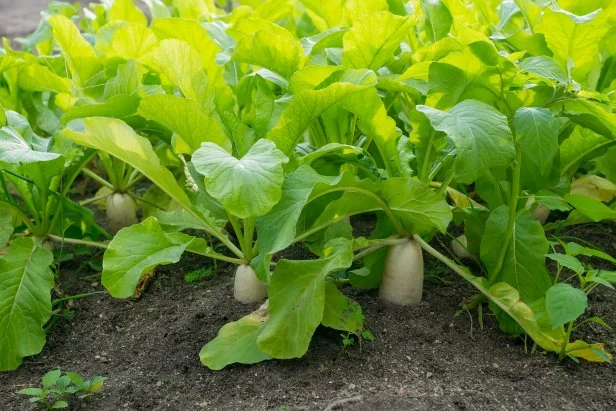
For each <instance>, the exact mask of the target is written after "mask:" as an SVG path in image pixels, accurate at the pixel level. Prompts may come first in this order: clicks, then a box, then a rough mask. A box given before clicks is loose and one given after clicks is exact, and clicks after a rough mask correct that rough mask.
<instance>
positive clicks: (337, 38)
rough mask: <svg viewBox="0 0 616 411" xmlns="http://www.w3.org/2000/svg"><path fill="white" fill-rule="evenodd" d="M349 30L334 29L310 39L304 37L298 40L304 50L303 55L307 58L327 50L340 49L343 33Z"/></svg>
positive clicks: (342, 28) (343, 28)
mask: <svg viewBox="0 0 616 411" xmlns="http://www.w3.org/2000/svg"><path fill="white" fill-rule="evenodd" d="M348 30H349V29H348V28H345V27H335V28H333V29H331V30H327V31H324V32H321V33H318V34H315V35H314V36H312V37H304V38H303V39H300V43H301V45H302V47H303V48H304V54H306V55H307V56H308V55H310V54H314V53H317V52H319V51H321V50H324V49H327V48H342V39H343V37H344V33H346V32H347V31H348Z"/></svg>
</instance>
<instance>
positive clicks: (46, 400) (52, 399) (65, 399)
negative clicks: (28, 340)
mask: <svg viewBox="0 0 616 411" xmlns="http://www.w3.org/2000/svg"><path fill="white" fill-rule="evenodd" d="M106 379H107V378H106V377H102V376H96V377H94V378H92V379H91V380H84V379H83V378H82V377H81V375H79V374H77V373H75V372H62V371H61V370H53V371H49V372H48V373H46V374H45V375H43V378H42V379H41V385H40V386H39V387H29V388H24V389H23V390H20V391H18V392H17V393H18V394H22V395H27V396H29V397H30V398H29V399H28V402H30V403H31V404H38V405H39V406H40V407H42V408H45V409H48V410H53V409H60V408H68V406H69V401H70V400H71V399H74V398H76V399H79V400H83V399H85V398H88V397H89V396H90V395H92V394H94V393H96V392H99V391H100V390H102V389H103V385H104V383H105V380H106Z"/></svg>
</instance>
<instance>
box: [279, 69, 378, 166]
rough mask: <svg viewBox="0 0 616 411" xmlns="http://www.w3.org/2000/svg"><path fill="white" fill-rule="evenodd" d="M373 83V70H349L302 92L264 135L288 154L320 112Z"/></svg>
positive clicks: (374, 80) (374, 78)
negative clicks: (322, 84) (335, 78)
mask: <svg viewBox="0 0 616 411" xmlns="http://www.w3.org/2000/svg"><path fill="white" fill-rule="evenodd" d="M376 84H377V81H376V76H375V74H374V73H373V72H370V71H366V70H349V71H347V72H345V74H344V75H343V76H342V77H341V78H340V80H339V81H338V82H336V83H333V84H331V85H329V86H327V87H325V88H322V89H318V90H305V91H302V92H300V93H298V94H297V95H296V96H295V97H294V98H293V100H292V101H291V104H289V106H288V107H287V108H286V109H285V110H284V111H283V113H282V116H281V117H280V121H279V122H278V124H277V125H276V127H274V128H273V129H272V130H271V131H270V132H269V133H268V134H267V138H268V139H270V140H272V141H273V142H274V143H276V146H277V147H278V148H279V149H280V150H281V151H282V152H283V153H285V154H287V155H289V154H291V152H292V151H293V149H294V148H295V146H296V145H297V143H298V142H299V140H300V138H301V137H302V136H303V134H304V132H305V131H306V129H308V126H310V124H311V123H312V122H313V121H315V120H316V119H317V118H318V117H319V116H320V115H321V113H323V112H324V111H325V110H327V109H328V108H330V107H332V106H334V105H335V104H337V103H340V102H342V101H343V100H345V99H346V98H347V97H349V96H352V95H354V94H357V93H361V92H362V91H365V90H367V89H368V88H369V87H372V86H375V85H376Z"/></svg>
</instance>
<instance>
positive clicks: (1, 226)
mask: <svg viewBox="0 0 616 411" xmlns="http://www.w3.org/2000/svg"><path fill="white" fill-rule="evenodd" d="M14 218H15V216H14V215H13V212H12V211H11V209H10V208H8V207H7V206H6V205H4V204H2V203H0V249H2V248H4V247H5V246H6V245H7V244H8V243H9V240H10V239H11V236H12V235H13V230H14V228H13V219H14Z"/></svg>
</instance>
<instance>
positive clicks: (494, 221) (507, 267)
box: [480, 206, 552, 303]
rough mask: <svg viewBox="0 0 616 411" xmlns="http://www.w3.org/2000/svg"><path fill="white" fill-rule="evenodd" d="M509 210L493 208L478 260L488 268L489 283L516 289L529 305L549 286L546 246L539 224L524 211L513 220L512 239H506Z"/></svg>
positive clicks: (505, 207) (546, 242)
mask: <svg viewBox="0 0 616 411" xmlns="http://www.w3.org/2000/svg"><path fill="white" fill-rule="evenodd" d="M508 216H509V207H508V206H500V207H498V208H497V209H495V210H494V211H493V212H492V214H490V217H489V218H488V221H487V222H486V228H485V232H484V235H483V238H482V239H481V252H480V254H481V261H483V262H484V263H485V265H486V267H487V269H488V279H489V282H490V284H496V283H500V282H505V283H507V284H510V285H511V286H513V287H514V288H516V289H517V290H518V291H519V293H520V296H521V298H522V301H525V302H527V303H532V302H534V301H536V300H538V299H540V298H543V297H544V296H545V292H546V291H547V290H548V288H550V286H551V285H552V279H551V278H550V276H549V274H548V272H547V270H546V268H545V255H546V254H547V252H548V248H549V244H548V241H547V240H546V238H545V233H544V231H543V228H542V226H541V224H540V223H539V222H537V221H535V220H534V219H533V217H532V215H531V214H530V213H529V212H527V211H523V212H522V213H520V214H519V215H518V216H517V217H516V221H515V227H514V230H513V232H512V236H511V238H507V223H508ZM505 246H506V247H507V250H506V253H505V259H504V264H503V265H502V269H501V270H500V272H495V270H496V269H497V266H498V261H499V257H500V255H501V252H502V248H503V247H505Z"/></svg>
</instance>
